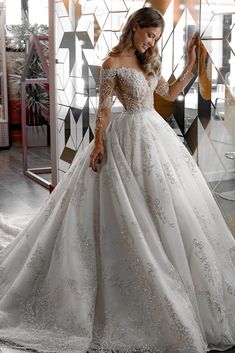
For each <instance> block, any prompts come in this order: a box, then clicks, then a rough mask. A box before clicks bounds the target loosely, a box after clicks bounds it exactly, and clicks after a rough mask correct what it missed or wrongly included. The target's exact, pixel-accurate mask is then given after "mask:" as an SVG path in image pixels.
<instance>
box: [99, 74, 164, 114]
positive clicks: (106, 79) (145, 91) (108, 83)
mask: <svg viewBox="0 0 235 353" xmlns="http://www.w3.org/2000/svg"><path fill="white" fill-rule="evenodd" d="M154 90H155V91H156V92H157V93H158V94H160V95H163V96H164V95H167V94H168V91H169V84H168V83H167V82H166V81H165V80H164V79H163V78H162V77H161V78H160V79H158V77H157V76H156V75H154V76H152V77H150V78H149V79H147V78H146V76H145V74H144V72H143V71H139V70H137V69H135V68H131V67H120V68H110V69H101V72H100V91H99V94H100V99H99V107H98V116H101V115H102V110H103V109H104V108H105V109H107V108H111V106H112V98H113V95H116V96H117V98H118V99H119V101H120V102H121V103H122V105H123V107H124V108H125V110H127V111H131V112H133V111H134V112H135V111H149V110H152V109H154V106H153V103H154V102H153V93H154Z"/></svg>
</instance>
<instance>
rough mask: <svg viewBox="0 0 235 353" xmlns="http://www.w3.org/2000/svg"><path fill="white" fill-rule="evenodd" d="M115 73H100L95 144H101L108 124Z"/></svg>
mask: <svg viewBox="0 0 235 353" xmlns="http://www.w3.org/2000/svg"><path fill="white" fill-rule="evenodd" d="M116 79H117V73H116V70H115V69H111V68H110V69H108V68H107V69H106V68H105V69H104V68H102V69H101V71H100V86H99V104H98V109H97V113H96V128H95V143H96V144H102V143H103V135H104V131H105V129H106V127H107V125H108V123H109V117H110V111H111V108H112V104H113V94H114V90H115V85H116Z"/></svg>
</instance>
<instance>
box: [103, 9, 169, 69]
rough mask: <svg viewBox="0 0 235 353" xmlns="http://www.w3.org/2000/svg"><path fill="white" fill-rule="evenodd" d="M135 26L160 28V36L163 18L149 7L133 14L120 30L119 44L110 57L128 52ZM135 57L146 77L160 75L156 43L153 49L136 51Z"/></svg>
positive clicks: (163, 23) (163, 25)
mask: <svg viewBox="0 0 235 353" xmlns="http://www.w3.org/2000/svg"><path fill="white" fill-rule="evenodd" d="M136 24H138V25H139V26H140V27H141V28H144V27H145V28H146V27H158V28H161V29H162V31H161V35H162V32H163V30H164V27H165V22H164V19H163V16H162V14H161V13H160V12H159V11H158V10H155V9H153V8H151V7H143V8H141V9H139V10H137V11H135V12H133V13H132V14H131V15H130V17H129V18H128V20H127V22H126V24H125V25H124V27H123V29H122V34H121V36H120V39H119V43H118V44H117V45H116V46H115V47H113V48H112V50H111V52H110V53H109V55H110V56H118V55H119V54H121V53H122V52H123V50H128V49H130V48H131V47H132V46H133V37H134V32H133V27H134V25H136ZM135 55H136V57H137V60H138V62H139V63H140V65H141V66H142V68H143V70H144V72H145V73H146V74H147V75H149V74H153V72H154V73H155V74H157V75H160V71H161V61H160V56H159V51H158V47H157V43H156V44H155V46H154V47H150V48H148V49H147V50H146V51H145V52H144V53H140V52H138V51H137V50H136V52H135Z"/></svg>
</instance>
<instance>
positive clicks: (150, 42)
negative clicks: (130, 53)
mask: <svg viewBox="0 0 235 353" xmlns="http://www.w3.org/2000/svg"><path fill="white" fill-rule="evenodd" d="M148 44H149V45H150V46H151V47H154V45H155V40H154V38H150V39H149V41H148Z"/></svg>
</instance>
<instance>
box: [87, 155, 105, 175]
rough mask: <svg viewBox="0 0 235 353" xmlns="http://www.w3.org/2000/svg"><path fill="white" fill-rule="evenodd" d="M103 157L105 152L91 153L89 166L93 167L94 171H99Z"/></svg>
mask: <svg viewBox="0 0 235 353" xmlns="http://www.w3.org/2000/svg"><path fill="white" fill-rule="evenodd" d="M102 159H103V154H101V153H98V154H91V155H90V164H89V167H91V169H92V170H93V171H94V172H97V171H98V168H97V167H98V164H100V163H101V162H102Z"/></svg>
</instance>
